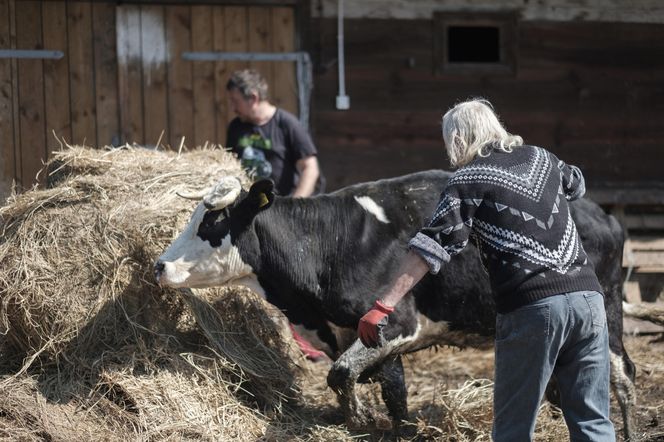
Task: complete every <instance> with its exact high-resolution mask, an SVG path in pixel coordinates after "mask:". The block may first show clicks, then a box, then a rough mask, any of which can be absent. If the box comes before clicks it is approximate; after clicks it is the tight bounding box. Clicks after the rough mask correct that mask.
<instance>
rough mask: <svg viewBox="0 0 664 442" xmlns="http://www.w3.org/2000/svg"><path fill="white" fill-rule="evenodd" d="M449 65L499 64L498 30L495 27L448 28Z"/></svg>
mask: <svg viewBox="0 0 664 442" xmlns="http://www.w3.org/2000/svg"><path fill="white" fill-rule="evenodd" d="M447 57H448V59H447V61H448V62H449V63H500V61H501V60H500V29H499V28H498V27H496V26H449V27H448V28H447Z"/></svg>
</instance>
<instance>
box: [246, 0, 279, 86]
mask: <svg viewBox="0 0 664 442" xmlns="http://www.w3.org/2000/svg"><path fill="white" fill-rule="evenodd" d="M270 12H271V11H270V8H267V7H265V6H252V7H249V8H248V9H247V17H248V26H249V28H248V39H249V51H250V52H272V45H271V44H270V40H271V38H272V35H271V26H272V23H271V16H272V14H271V13H270ZM273 63H274V62H271V61H252V62H250V63H249V67H251V68H252V69H255V70H257V71H258V72H259V73H260V74H261V76H262V77H263V78H265V81H267V84H268V97H272V92H273V91H274V82H273V74H272V67H273V66H272V65H273Z"/></svg>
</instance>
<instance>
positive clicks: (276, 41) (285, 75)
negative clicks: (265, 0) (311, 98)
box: [271, 7, 299, 115]
mask: <svg viewBox="0 0 664 442" xmlns="http://www.w3.org/2000/svg"><path fill="white" fill-rule="evenodd" d="M271 39H272V50H273V51H274V52H293V51H295V19H294V11H293V8H287V7H278V8H272V37H271ZM273 69H274V88H273V89H272V97H273V100H274V104H276V105H277V106H279V107H282V108H284V109H286V110H287V111H289V112H291V113H293V114H295V115H298V112H299V109H298V93H297V80H296V75H295V63H293V62H281V61H279V62H274V67H273Z"/></svg>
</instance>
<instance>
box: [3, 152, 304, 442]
mask: <svg viewBox="0 0 664 442" xmlns="http://www.w3.org/2000/svg"><path fill="white" fill-rule="evenodd" d="M45 173H47V174H48V179H47V182H48V185H47V186H46V187H47V188H46V189H44V190H36V189H35V190H31V191H28V192H25V193H23V194H20V195H14V196H11V197H10V198H9V199H8V201H7V204H6V205H5V206H4V207H2V208H0V303H1V305H0V333H1V334H0V339H2V340H1V341H0V361H1V362H0V369H1V370H2V372H1V373H0V375H1V376H2V377H0V396H1V397H5V398H11V399H10V400H3V401H1V402H0V437H10V438H17V437H18V438H22V437H23V438H28V439H29V438H31V437H32V438H34V439H43V438H55V439H68V438H71V437H69V436H72V437H73V438H74V439H80V437H82V436H84V435H85V436H86V437H85V438H86V439H88V438H89V439H92V438H93V436H94V438H95V439H122V440H127V439H136V438H150V439H152V438H157V439H164V438H171V437H172V438H174V439H179V438H188V439H201V438H202V439H219V438H222V439H223V438H225V437H238V435H239V434H240V433H241V434H242V435H244V437H246V438H249V439H251V438H252V437H258V436H259V435H262V434H264V432H265V427H266V417H265V416H264V415H262V414H261V413H259V411H258V410H262V411H265V410H277V411H278V410H280V409H281V406H282V403H283V402H284V399H288V398H296V397H298V394H299V379H298V376H299V375H300V374H301V370H299V368H298V366H297V364H298V363H299V362H300V359H298V358H299V355H297V353H294V352H293V348H292V346H291V345H290V343H291V342H292V340H291V339H290V336H289V335H286V334H284V327H283V318H282V316H281V314H280V313H279V312H276V311H275V310H274V309H270V307H269V305H267V304H266V303H264V302H263V301H262V300H261V299H258V298H257V297H256V296H255V295H253V294H252V293H251V292H248V291H246V290H241V289H226V290H204V291H198V292H197V293H193V292H190V291H188V292H184V293H178V292H177V291H175V290H162V289H160V288H159V287H157V286H156V285H155V284H154V283H153V281H152V263H153V262H154V259H155V258H156V257H157V256H159V254H160V253H161V251H163V250H164V248H165V247H166V246H167V245H168V243H169V242H170V241H171V240H172V239H173V238H174V237H175V236H176V235H177V233H178V232H179V231H180V230H181V229H182V227H183V226H184V225H185V224H186V222H187V221H188V218H189V216H190V214H191V212H192V210H193V206H194V204H195V203H193V202H189V201H185V200H182V199H181V198H179V197H178V196H177V195H176V192H178V191H180V192H181V191H190V190H193V189H199V188H202V187H205V186H208V185H211V184H213V183H215V182H216V181H217V180H218V179H219V178H220V177H221V176H224V175H229V174H233V175H236V176H238V177H241V179H242V181H243V183H244V184H246V183H247V182H248V181H247V178H246V176H245V175H244V173H243V172H242V170H241V168H240V165H239V163H238V162H237V161H236V159H235V158H234V156H232V155H231V154H229V153H228V152H226V151H224V150H221V149H200V150H194V151H191V152H186V153H181V154H178V153H175V152H163V151H153V150H146V149H141V148H127V147H126V148H122V149H110V150H93V149H84V148H78V147H70V148H68V149H66V150H63V151H61V152H58V153H56V154H54V157H53V159H52V160H51V161H50V162H49V164H48V165H47V169H46V172H45ZM280 323H281V325H282V326H279V324H280ZM206 338H207V339H206ZM56 410H58V411H57V412H56ZM286 430H287V429H286ZM74 436H76V437H74ZM87 436H89V437H87Z"/></svg>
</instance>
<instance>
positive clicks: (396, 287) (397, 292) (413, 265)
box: [381, 252, 429, 307]
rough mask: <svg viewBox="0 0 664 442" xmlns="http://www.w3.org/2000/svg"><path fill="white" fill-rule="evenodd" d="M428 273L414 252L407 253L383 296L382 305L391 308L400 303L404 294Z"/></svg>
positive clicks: (427, 268)
mask: <svg viewBox="0 0 664 442" xmlns="http://www.w3.org/2000/svg"><path fill="white" fill-rule="evenodd" d="M428 271H429V266H428V265H427V264H426V262H425V261H424V260H423V259H422V258H420V256H419V255H418V254H416V253H414V252H408V255H406V257H405V258H404V260H403V261H402V262H401V267H400V270H399V273H398V275H399V276H397V278H396V279H395V281H394V282H393V283H392V286H391V287H390V289H389V290H388V291H387V292H386V293H385V294H384V295H383V297H382V298H381V299H382V301H381V302H382V303H383V304H385V305H387V306H389V307H393V306H395V305H397V304H398V303H399V301H401V298H403V297H404V296H405V295H406V293H408V292H409V291H410V289H412V288H413V286H414V285H415V284H417V283H418V282H419V281H420V280H421V279H422V278H423V277H424V275H426V274H427V272H428Z"/></svg>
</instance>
